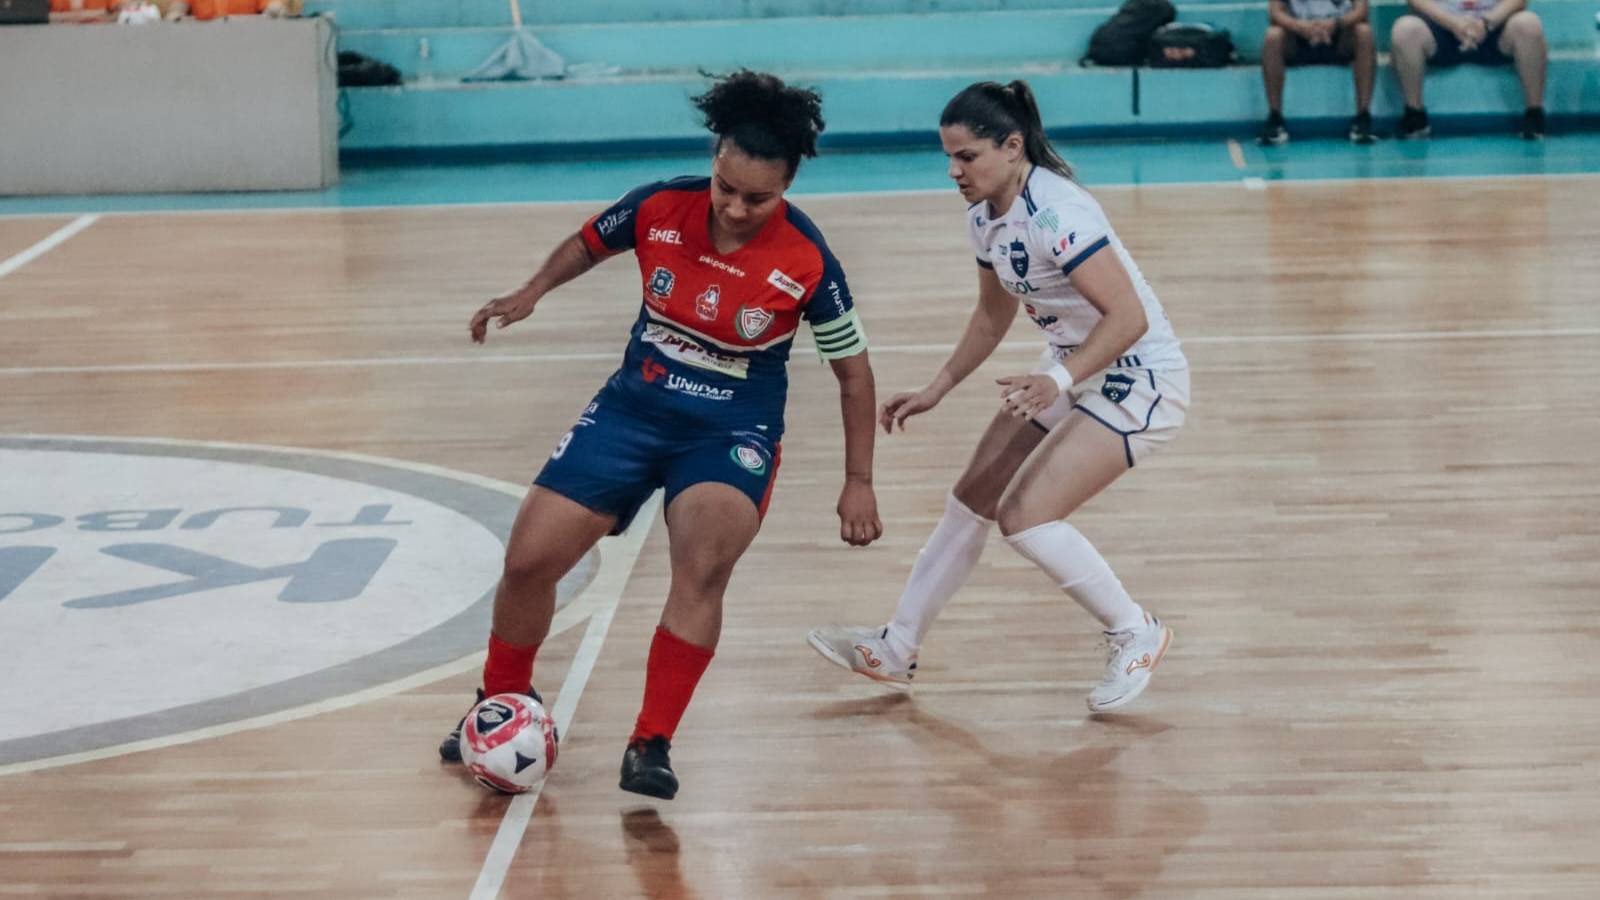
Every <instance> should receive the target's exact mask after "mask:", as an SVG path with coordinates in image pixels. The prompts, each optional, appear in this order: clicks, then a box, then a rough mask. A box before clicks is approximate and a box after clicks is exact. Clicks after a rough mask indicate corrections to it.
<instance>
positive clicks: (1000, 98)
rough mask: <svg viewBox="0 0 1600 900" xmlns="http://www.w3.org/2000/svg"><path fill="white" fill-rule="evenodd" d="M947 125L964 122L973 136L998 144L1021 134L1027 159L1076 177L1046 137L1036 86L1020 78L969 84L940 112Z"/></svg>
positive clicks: (1059, 173) (1060, 173)
mask: <svg viewBox="0 0 1600 900" xmlns="http://www.w3.org/2000/svg"><path fill="white" fill-rule="evenodd" d="M946 125H964V126H966V128H967V130H968V131H971V132H972V133H973V134H974V135H977V136H978V137H981V138H988V139H989V140H991V141H993V142H994V143H995V145H996V146H999V145H1000V144H1001V143H1002V142H1004V141H1005V139H1006V138H1008V137H1010V136H1011V135H1012V134H1020V135H1022V147H1023V149H1024V150H1025V151H1026V152H1027V154H1028V162H1031V163H1033V164H1034V165H1036V166H1038V167H1039V168H1041V169H1049V170H1050V171H1052V172H1055V173H1056V174H1057V175H1060V176H1062V177H1064V178H1072V177H1073V174H1072V166H1070V165H1068V164H1067V161H1066V160H1064V159H1062V158H1061V154H1059V153H1057V152H1056V148H1055V147H1053V146H1051V145H1050V139H1049V138H1047V137H1045V133H1044V123H1043V122H1042V120H1041V119H1040V118H1039V101H1037V100H1035V99H1034V98H1033V89H1032V88H1030V87H1028V83H1027V82H1026V81H1023V80H1021V79H1020V78H1019V79H1017V80H1016V81H1013V82H1011V83H1010V84H1001V83H999V82H998V81H979V82H976V83H974V84H969V85H967V86H966V87H965V88H963V89H962V91H961V93H959V94H956V95H955V96H954V97H951V98H950V102H949V103H946V104H945V106H944V112H943V113H940V115H939V127H940V128H943V127H945V126H946Z"/></svg>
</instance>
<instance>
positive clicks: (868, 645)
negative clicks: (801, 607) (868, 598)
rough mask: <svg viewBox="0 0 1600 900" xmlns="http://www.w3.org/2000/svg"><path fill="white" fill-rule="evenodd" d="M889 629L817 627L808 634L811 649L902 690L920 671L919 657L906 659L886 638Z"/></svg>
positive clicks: (845, 666) (832, 661)
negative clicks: (918, 669)
mask: <svg viewBox="0 0 1600 900" xmlns="http://www.w3.org/2000/svg"><path fill="white" fill-rule="evenodd" d="M888 633H889V629H887V628H882V627H880V628H859V627H854V628H853V627H848V626H833V627H831V628H813V629H811V633H810V634H808V635H806V643H808V644H810V645H811V649H813V650H815V651H817V652H818V653H820V654H822V658H823V659H826V660H827V661H828V662H831V663H833V664H834V665H836V666H839V667H841V668H845V669H849V670H850V671H852V672H855V673H858V674H861V675H865V676H867V677H868V678H871V679H872V680H873V681H877V682H881V683H882V684H886V685H888V686H890V687H895V688H900V689H902V690H904V689H906V688H909V687H911V679H912V677H913V676H915V675H916V674H917V660H916V658H915V657H913V658H912V659H911V660H910V661H909V662H907V661H902V660H901V659H900V657H899V656H897V655H896V654H895V652H894V651H893V650H890V649H889V642H888V641H887V640H885V639H884V637H885V635H887V634H888Z"/></svg>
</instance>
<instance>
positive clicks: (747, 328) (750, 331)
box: [734, 306, 777, 341]
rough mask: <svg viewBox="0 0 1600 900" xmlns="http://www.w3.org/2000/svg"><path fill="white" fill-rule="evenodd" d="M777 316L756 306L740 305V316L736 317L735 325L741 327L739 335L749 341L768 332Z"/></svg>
mask: <svg viewBox="0 0 1600 900" xmlns="http://www.w3.org/2000/svg"><path fill="white" fill-rule="evenodd" d="M776 318H777V316H775V315H773V314H772V313H770V312H767V311H766V310H764V309H761V308H760V307H756V306H741V307H739V316H738V318H736V319H734V325H735V326H736V327H737V328H738V329H739V336H740V337H742V338H744V339H745V340H747V341H753V340H755V339H756V338H758V337H760V336H761V335H762V334H763V333H765V332H766V330H767V327H768V326H770V325H771V324H772V322H773V320H775V319H776Z"/></svg>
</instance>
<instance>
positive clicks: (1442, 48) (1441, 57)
mask: <svg viewBox="0 0 1600 900" xmlns="http://www.w3.org/2000/svg"><path fill="white" fill-rule="evenodd" d="M1422 21H1423V22H1424V23H1426V24H1427V26H1428V30H1429V31H1431V32H1433V42H1434V44H1435V45H1436V46H1437V47H1438V49H1437V50H1436V51H1434V54H1433V56H1432V57H1431V58H1429V60H1428V65H1430V66H1455V65H1460V64H1461V63H1473V64H1475V65H1480V66H1503V65H1505V64H1506V63H1509V62H1511V57H1509V56H1507V55H1506V54H1505V53H1504V52H1502V51H1501V49H1500V37H1501V36H1502V35H1504V34H1505V31H1506V26H1505V25H1501V26H1500V27H1499V28H1496V29H1494V30H1492V31H1490V32H1489V33H1488V34H1486V35H1484V37H1483V43H1481V44H1479V45H1478V46H1476V47H1473V48H1472V49H1471V50H1462V49H1461V41H1460V40H1459V39H1457V38H1456V36H1455V35H1454V34H1451V33H1450V29H1448V28H1446V27H1444V26H1443V25H1440V24H1439V23H1438V22H1435V21H1433V20H1432V19H1429V18H1427V17H1426V16H1424V17H1422Z"/></svg>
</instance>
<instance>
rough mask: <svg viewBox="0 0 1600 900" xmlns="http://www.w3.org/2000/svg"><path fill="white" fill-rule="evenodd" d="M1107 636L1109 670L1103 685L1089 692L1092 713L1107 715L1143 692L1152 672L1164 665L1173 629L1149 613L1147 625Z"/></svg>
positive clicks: (1109, 633)
mask: <svg viewBox="0 0 1600 900" xmlns="http://www.w3.org/2000/svg"><path fill="white" fill-rule="evenodd" d="M1105 634H1106V654H1107V655H1106V671H1105V674H1104V675H1103V676H1101V678H1100V684H1099V685H1097V686H1096V687H1095V689H1094V690H1092V691H1090V692H1089V711H1090V712H1105V711H1106V710H1110V709H1116V708H1117V707H1119V706H1126V705H1128V704H1129V703H1132V702H1133V701H1134V698H1136V697H1138V696H1139V695H1140V694H1142V693H1144V689H1145V688H1146V687H1147V686H1148V685H1149V684H1150V673H1151V672H1154V671H1155V668H1156V666H1158V665H1160V664H1161V657H1163V656H1165V655H1166V653H1167V648H1168V647H1170V646H1172V629H1171V628H1168V627H1167V626H1165V625H1163V624H1161V620H1160V619H1158V618H1156V617H1155V616H1152V615H1150V614H1149V613H1145V614H1144V625H1143V626H1141V627H1139V628H1130V629H1128V630H1126V631H1108V632H1106V633H1105Z"/></svg>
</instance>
